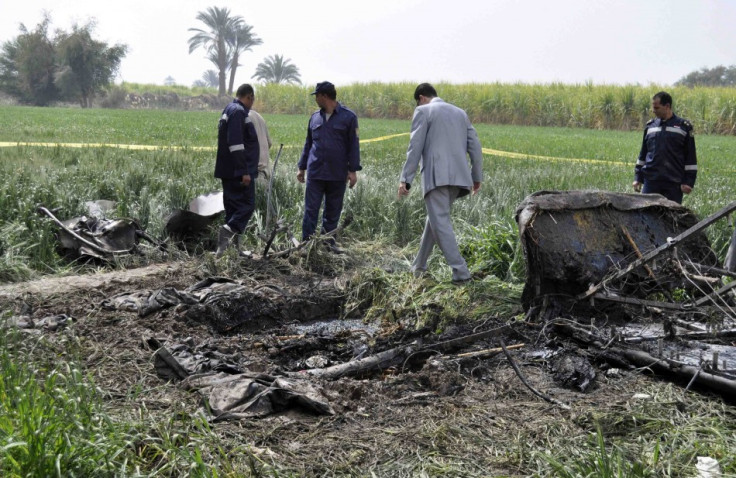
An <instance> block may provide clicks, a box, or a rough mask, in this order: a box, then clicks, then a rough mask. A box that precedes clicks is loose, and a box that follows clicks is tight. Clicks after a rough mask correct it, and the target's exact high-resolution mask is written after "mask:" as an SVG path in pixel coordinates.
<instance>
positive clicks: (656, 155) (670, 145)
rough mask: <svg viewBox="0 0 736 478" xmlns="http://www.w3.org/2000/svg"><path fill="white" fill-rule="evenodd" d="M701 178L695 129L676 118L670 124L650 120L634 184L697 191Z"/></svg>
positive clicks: (637, 164) (645, 131)
mask: <svg viewBox="0 0 736 478" xmlns="http://www.w3.org/2000/svg"><path fill="white" fill-rule="evenodd" d="M697 174H698V160H697V157H696V154H695V137H694V135H693V125H692V124H690V122H689V121H688V120H686V119H683V118H680V117H679V116H676V115H672V117H671V118H670V119H668V120H667V121H664V120H661V119H659V118H655V119H653V120H650V121H649V122H648V123H647V125H646V127H645V128H644V138H643V139H642V144H641V151H640V152H639V159H638V161H637V162H636V168H634V180H635V181H637V182H639V183H643V182H644V180H647V181H667V182H672V183H677V184H687V185H688V186H690V187H693V186H695V177H696V176H697Z"/></svg>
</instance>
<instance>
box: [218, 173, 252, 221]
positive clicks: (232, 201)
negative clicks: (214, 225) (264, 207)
mask: <svg viewBox="0 0 736 478" xmlns="http://www.w3.org/2000/svg"><path fill="white" fill-rule="evenodd" d="M222 202H223V205H224V206H225V224H227V225H228V226H229V227H230V229H231V230H232V231H233V232H234V233H236V234H241V233H242V232H243V231H245V227H246V226H247V225H248V221H250V217H251V216H252V215H253V211H254V210H255V207H256V182H255V181H251V182H250V185H248V186H245V185H244V184H243V182H242V180H241V178H232V179H225V178H223V179H222Z"/></svg>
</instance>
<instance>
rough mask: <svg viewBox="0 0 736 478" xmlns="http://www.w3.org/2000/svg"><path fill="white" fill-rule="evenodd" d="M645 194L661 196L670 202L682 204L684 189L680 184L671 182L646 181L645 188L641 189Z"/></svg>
mask: <svg viewBox="0 0 736 478" xmlns="http://www.w3.org/2000/svg"><path fill="white" fill-rule="evenodd" d="M641 192H643V193H644V194H661V195H662V196H664V197H666V198H667V199H669V200H670V201H675V202H676V203H678V204H682V189H680V184H679V183H673V182H670V181H647V180H646V179H645V180H644V187H643V188H642V189H641Z"/></svg>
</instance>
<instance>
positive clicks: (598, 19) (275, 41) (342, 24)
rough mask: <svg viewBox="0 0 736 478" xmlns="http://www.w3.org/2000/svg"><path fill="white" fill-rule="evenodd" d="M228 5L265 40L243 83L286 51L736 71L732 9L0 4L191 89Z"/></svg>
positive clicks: (461, 74)
mask: <svg viewBox="0 0 736 478" xmlns="http://www.w3.org/2000/svg"><path fill="white" fill-rule="evenodd" d="M210 6H218V7H227V8H229V9H230V11H231V13H232V14H233V15H240V16H242V17H243V18H244V20H245V22H246V23H248V24H249V25H251V26H253V31H254V33H255V34H256V35H258V36H259V37H260V38H261V39H262V40H263V44H262V45H260V46H257V47H255V48H254V49H253V51H252V52H246V53H245V54H244V55H243V56H242V57H241V58H242V59H241V62H242V63H243V65H242V66H241V67H240V68H239V69H238V75H237V77H236V85H237V84H240V83H245V82H253V81H254V80H251V75H252V74H253V73H254V71H255V68H256V65H257V64H258V63H259V62H261V61H262V60H263V59H264V58H265V57H266V56H268V55H273V54H281V55H284V57H285V58H289V59H291V61H292V63H294V64H295V65H296V66H297V67H298V68H299V70H300V73H301V75H302V80H303V81H304V82H305V83H306V84H308V85H311V84H313V83H316V82H317V81H323V80H329V81H332V82H333V83H335V84H336V85H337V86H338V87H339V85H341V84H349V83H354V82H369V81H380V82H398V81H409V82H422V81H429V82H439V81H448V82H452V83H487V82H496V81H499V82H504V83H506V82H516V81H521V82H524V83H550V82H553V81H559V82H563V83H584V82H586V81H592V82H593V83H595V84H628V83H639V84H642V85H648V84H650V83H657V84H662V85H666V84H672V83H674V82H675V81H677V80H678V79H679V78H681V77H682V76H684V75H686V74H687V73H689V72H691V71H693V70H697V69H700V68H702V67H708V68H712V67H714V66H717V65H725V66H729V65H732V64H736V1H734V0H366V1H363V2H353V1H350V0H321V1H284V0H259V1H254V0H246V1H244V0H240V1H235V0H217V1H212V2H203V1H201V0H175V1H174V0H146V1H143V0H121V1H116V2H112V1H107V0H0V42H5V41H7V40H9V39H11V38H14V37H16V36H17V35H18V34H19V29H18V27H19V24H21V23H23V24H25V26H26V27H27V28H28V29H30V30H33V29H34V28H35V26H36V25H37V24H38V23H39V21H40V20H41V18H42V12H43V11H44V10H46V11H48V12H49V13H50V14H51V19H52V29H54V28H62V29H64V30H70V27H71V25H72V24H73V23H74V22H77V23H79V24H84V23H86V21H87V20H89V19H95V20H96V21H97V28H96V30H95V33H94V37H95V38H96V39H99V40H102V41H105V42H107V43H108V44H115V43H125V44H127V45H128V46H129V51H128V54H127V56H126V58H125V59H124V60H123V62H122V64H121V68H120V74H119V77H118V79H117V81H118V82H119V81H120V80H124V81H129V82H136V83H155V84H163V83H164V79H165V78H166V77H167V76H171V77H173V78H174V79H175V80H176V82H177V83H178V84H183V85H187V86H189V85H191V84H192V83H193V82H194V81H195V80H197V79H200V78H201V77H202V74H203V73H204V71H205V70H208V69H215V68H214V65H212V64H211V63H209V62H208V61H207V60H206V59H204V51H203V50H197V51H195V52H193V53H192V54H191V55H190V54H189V53H188V51H189V50H188V43H187V40H188V39H189V37H191V36H192V33H191V32H189V31H188V28H190V27H197V28H204V25H203V24H202V23H201V22H199V21H197V20H196V18H195V17H196V15H197V12H200V11H204V10H205V9H206V8H207V7H210Z"/></svg>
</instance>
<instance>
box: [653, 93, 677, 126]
mask: <svg viewBox="0 0 736 478" xmlns="http://www.w3.org/2000/svg"><path fill="white" fill-rule="evenodd" d="M652 111H653V112H654V116H656V117H657V118H659V119H663V120H668V119H670V118H671V117H672V96H671V95H670V94H669V93H667V92H665V91H660V92H659V93H657V94H656V95H654V96H652Z"/></svg>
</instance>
